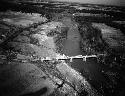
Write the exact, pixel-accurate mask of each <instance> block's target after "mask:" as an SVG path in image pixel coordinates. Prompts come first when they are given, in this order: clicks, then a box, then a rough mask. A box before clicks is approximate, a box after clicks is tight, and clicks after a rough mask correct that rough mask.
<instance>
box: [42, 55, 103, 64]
mask: <svg viewBox="0 0 125 96" xmlns="http://www.w3.org/2000/svg"><path fill="white" fill-rule="evenodd" d="M99 56H105V54H98V55H86V56H82V55H77V56H65V55H64V54H63V55H59V56H57V57H56V58H51V57H45V58H44V57H41V58H40V60H41V61H49V60H57V61H58V60H70V62H73V59H82V60H83V61H86V59H87V58H98V57H99Z"/></svg>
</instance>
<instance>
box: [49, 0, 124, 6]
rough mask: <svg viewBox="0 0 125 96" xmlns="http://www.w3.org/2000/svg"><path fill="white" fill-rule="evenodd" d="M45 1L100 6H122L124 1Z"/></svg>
mask: <svg viewBox="0 0 125 96" xmlns="http://www.w3.org/2000/svg"><path fill="white" fill-rule="evenodd" d="M47 1H59V2H73V3H82V4H100V5H111V6H112V5H113V6H124V7H125V0H47Z"/></svg>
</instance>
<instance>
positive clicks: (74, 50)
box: [63, 17, 106, 89]
mask: <svg viewBox="0 0 125 96" xmlns="http://www.w3.org/2000/svg"><path fill="white" fill-rule="evenodd" d="M63 23H64V24H65V25H66V26H68V27H69V30H68V33H67V39H66V40H65V41H64V43H63V44H64V48H63V54H65V55H67V56H75V55H85V54H83V53H82V52H81V49H80V40H81V36H80V33H79V31H78V23H77V22H75V21H73V20H72V19H71V18H70V17H67V18H66V17H65V18H64V21H63ZM69 63H70V64H69V65H71V67H73V68H74V69H75V70H77V71H79V72H80V73H81V74H82V75H83V76H85V77H86V78H87V79H88V81H89V82H90V83H91V84H92V85H93V86H94V87H96V88H97V89H99V88H101V86H102V84H105V85H106V79H105V78H104V76H103V75H102V72H101V70H102V68H101V66H100V65H99V64H98V63H97V60H96V58H89V59H87V61H86V62H85V61H83V60H82V59H73V62H69Z"/></svg>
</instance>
